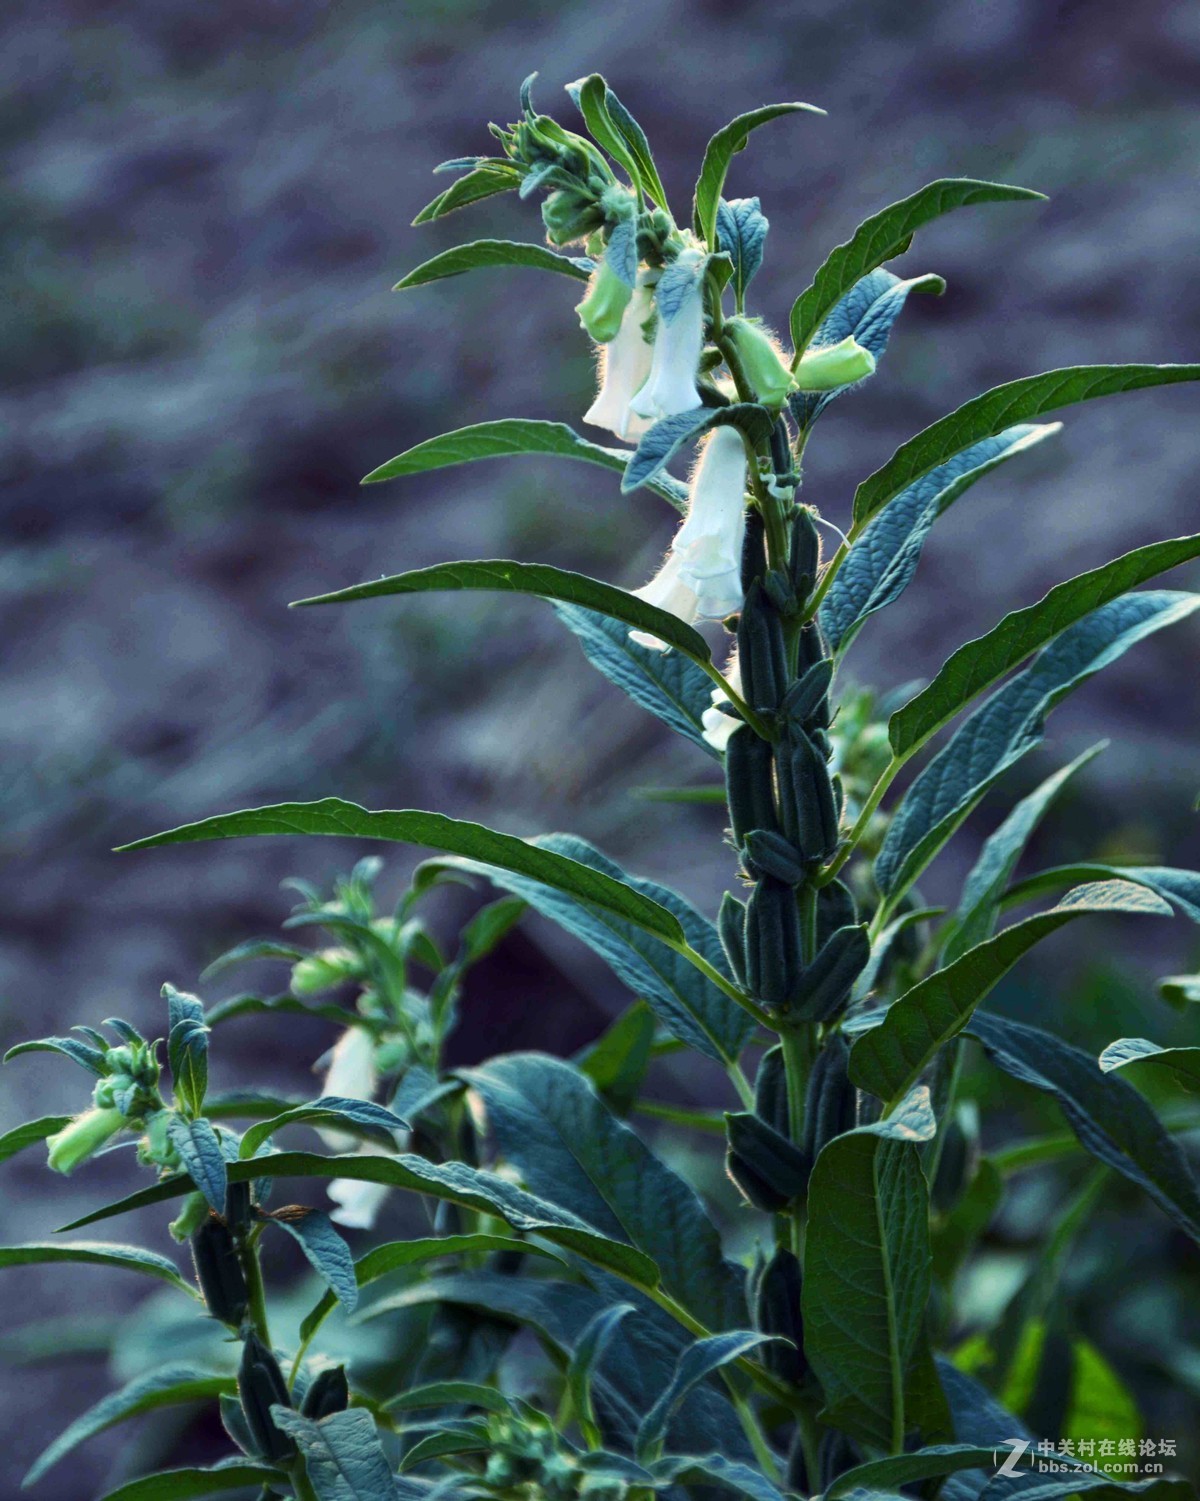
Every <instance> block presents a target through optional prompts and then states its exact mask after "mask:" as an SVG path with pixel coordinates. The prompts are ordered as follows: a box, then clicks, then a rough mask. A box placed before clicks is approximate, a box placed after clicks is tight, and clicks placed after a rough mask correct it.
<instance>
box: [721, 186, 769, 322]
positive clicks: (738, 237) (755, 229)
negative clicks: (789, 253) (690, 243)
mask: <svg viewBox="0 0 1200 1501" xmlns="http://www.w3.org/2000/svg"><path fill="white" fill-rule="evenodd" d="M770 227H771V226H770V223H769V222H768V220H767V216H766V214H764V213H763V211H762V205H761V203H759V201H758V199H757V198H733V199H731V200H730V201H729V202H726V201H725V199H724V198H722V199H721V201H720V202H719V203H718V204H717V240H718V245H717V247H716V248H717V249H718V250H720V251H722V252H723V253H724V254H726V255H728V256H729V257H730V258H731V259H732V261H733V286H734V291H735V292H736V293H737V298H738V306H739V307H740V306H741V303H742V300H743V298H744V297H745V295H746V288H747V287H748V286H749V285H750V283H751V281H753V279H754V277H755V275H756V274H757V272H758V268H759V267H760V266H761V265H762V259H763V251H764V249H765V248H766V243H767V230H768V229H770Z"/></svg>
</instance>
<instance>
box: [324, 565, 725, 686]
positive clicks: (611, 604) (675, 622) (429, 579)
mask: <svg viewBox="0 0 1200 1501" xmlns="http://www.w3.org/2000/svg"><path fill="white" fill-rule="evenodd" d="M458 589H483V590H490V591H497V592H500V593H507V594H531V595H533V596H534V597H535V598H537V599H549V600H555V601H557V602H559V603H561V604H568V605H581V606H582V607H583V608H584V609H585V610H596V611H598V612H599V613H600V614H602V615H607V616H609V618H610V619H612V620H620V621H622V622H623V623H624V624H625V625H627V626H632V627H633V628H634V629H635V630H639V631H648V632H649V633H650V635H652V636H657V637H658V638H659V640H660V641H663V642H665V643H666V644H667V645H668V646H674V647H677V648H678V649H679V650H680V651H681V652H683V653H685V655H687V656H689V657H691V658H692V660H693V661H699V662H707V661H708V660H709V656H710V653H709V649H708V643H707V642H706V641H705V639H704V637H703V636H702V635H701V634H700V633H699V631H696V630H693V629H692V627H691V626H690V625H687V624H686V623H685V622H684V621H682V620H681V619H680V618H679V616H678V615H672V614H671V613H670V611H669V610H660V609H659V608H658V606H657V605H650V604H647V603H646V601H645V600H644V599H639V598H638V596H637V595H636V594H627V593H626V591H625V590H624V589H618V588H617V587H616V586H615V585H614V584H605V583H602V582H601V581H600V580H599V579H593V578H588V576H587V575H586V574H583V573H568V572H567V571H566V570H565V569H563V568H551V567H550V566H549V565H548V564H545V563H514V562H510V561H508V560H507V559H491V558H488V559H480V560H477V561H471V562H466V563H437V564H435V565H434V566H433V567H432V568H417V569H414V571H413V572H411V573H398V574H395V575H394V576H393V577H391V578H381V579H373V580H372V581H371V582H370V583H366V584H354V585H352V586H351V587H350V588H349V589H338V590H336V591H335V592H334V593H332V594H320V595H317V596H315V597H314V598H312V599H302V600H299V601H297V603H298V604H301V605H336V604H346V603H348V602H350V601H352V600H358V599H382V598H384V597H386V596H388V595H392V594H425V593H428V592H430V591H431V590H458Z"/></svg>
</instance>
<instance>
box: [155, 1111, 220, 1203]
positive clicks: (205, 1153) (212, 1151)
mask: <svg viewBox="0 0 1200 1501" xmlns="http://www.w3.org/2000/svg"><path fill="white" fill-rule="evenodd" d="M167 1136H168V1137H169V1138H170V1142H171V1145H172V1146H173V1147H174V1148H175V1150H176V1151H177V1152H178V1153H179V1160H180V1161H181V1162H182V1163H183V1166H184V1168H185V1169H186V1171H187V1173H188V1175H189V1177H190V1178H191V1179H192V1182H193V1183H194V1184H195V1185H196V1187H197V1188H198V1189H199V1190H200V1192H201V1193H202V1194H203V1195H204V1197H205V1198H206V1199H207V1200H208V1203H209V1207H210V1208H211V1209H215V1210H216V1212H217V1213H218V1214H224V1213H225V1189H226V1184H227V1181H228V1176H227V1173H226V1170H225V1154H224V1153H223V1152H222V1151H221V1143H220V1140H219V1139H218V1137H217V1133H216V1132H215V1131H214V1130H213V1128H212V1126H210V1125H209V1123H208V1121H206V1120H205V1119H204V1118H203V1117H201V1118H200V1119H199V1120H186V1119H185V1118H184V1117H183V1116H182V1115H177V1114H175V1113H174V1112H172V1114H171V1116H170V1119H169V1120H168V1121H167Z"/></svg>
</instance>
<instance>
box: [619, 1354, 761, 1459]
mask: <svg viewBox="0 0 1200 1501" xmlns="http://www.w3.org/2000/svg"><path fill="white" fill-rule="evenodd" d="M771 1338H772V1336H771V1335H768V1334H758V1333H756V1332H755V1331H754V1330H753V1329H735V1330H732V1331H731V1332H730V1333H728V1334H714V1335H712V1336H711V1337H709V1338H707V1339H698V1340H697V1341H696V1343H695V1344H694V1345H690V1346H689V1347H688V1348H687V1349H686V1350H685V1351H684V1352H683V1354H682V1355H681V1356H680V1357H679V1361H678V1364H677V1365H676V1367H675V1371H674V1373H673V1375H672V1376H671V1379H670V1381H669V1382H668V1383H667V1385H666V1387H665V1388H664V1389H663V1392H662V1395H661V1396H660V1397H659V1398H658V1400H657V1402H655V1404H654V1406H653V1407H652V1408H651V1409H650V1411H649V1412H648V1413H647V1414H646V1416H645V1417H644V1418H643V1419H642V1425H641V1427H640V1428H639V1429H638V1436H637V1457H638V1459H639V1460H641V1462H642V1463H643V1464H645V1463H647V1462H648V1461H650V1460H654V1459H656V1458H657V1457H658V1455H659V1454H660V1453H661V1451H662V1445H663V1441H664V1439H665V1438H666V1436H667V1428H668V1426H669V1424H670V1422H671V1416H672V1414H673V1413H674V1412H675V1411H676V1409H677V1408H678V1407H679V1406H680V1405H681V1403H682V1402H683V1399H684V1398H685V1397H686V1396H687V1395H688V1393H689V1392H690V1391H691V1390H692V1389H693V1388H694V1387H696V1386H699V1384H700V1382H702V1381H704V1380H706V1379H707V1378H708V1377H709V1376H711V1375H712V1374H713V1372H714V1371H719V1370H720V1369H721V1367H722V1366H726V1365H728V1364H729V1362H730V1361H731V1360H737V1359H739V1358H740V1357H741V1356H743V1355H745V1354H747V1353H748V1352H749V1351H751V1350H753V1349H754V1348H755V1347H756V1346H758V1345H762V1344H766V1343H767V1342H768V1341H769V1340H770V1339H771Z"/></svg>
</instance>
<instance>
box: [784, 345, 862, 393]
mask: <svg viewBox="0 0 1200 1501" xmlns="http://www.w3.org/2000/svg"><path fill="white" fill-rule="evenodd" d="M874 373H875V356H874V355H873V354H872V353H871V351H870V350H869V349H864V348H863V347H862V345H861V344H859V343H857V342H856V341H855V339H854V338H853V337H851V336H847V337H846V338H844V339H843V340H842V341H841V343H840V344H826V345H824V347H822V348H820V349H806V350H805V352H804V354H803V355H802V356H801V358H800V363H799V364H798V365H797V366H796V375H795V388H796V389H798V390H801V391H836V390H837V389H838V387H839V386H849V385H852V384H853V383H854V382H855V381H856V380H865V379H866V377H867V376H868V375H873V374H874Z"/></svg>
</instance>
